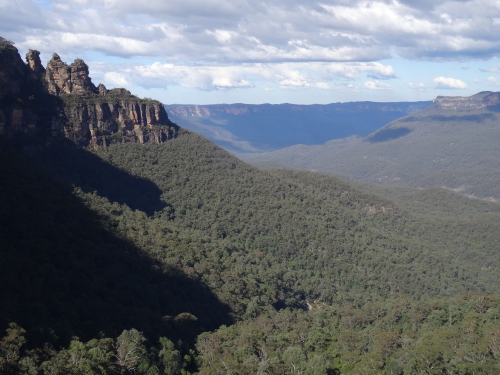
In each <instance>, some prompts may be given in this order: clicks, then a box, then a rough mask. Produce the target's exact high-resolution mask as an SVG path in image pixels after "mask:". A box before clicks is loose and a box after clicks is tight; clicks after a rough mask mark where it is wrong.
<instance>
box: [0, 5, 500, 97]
mask: <svg viewBox="0 0 500 375" xmlns="http://www.w3.org/2000/svg"><path fill="white" fill-rule="evenodd" d="M499 33H500V5H499V4H497V2H494V1H491V0H435V1H430V0H420V1H414V0H353V1H346V0H321V1H305V0H267V1H266V2H263V1H253V0H169V1H164V0H149V1H147V2H138V1H135V0H99V1H98V0H15V1H13V0H0V35H1V36H3V37H6V38H7V39H10V40H13V41H15V42H16V46H17V47H18V48H19V49H20V50H21V51H26V50H27V49H29V48H35V49H38V50H40V51H41V52H42V59H48V58H49V57H50V56H51V54H52V53H53V52H58V53H59V54H60V55H61V56H62V57H63V59H64V58H67V59H68V60H70V59H71V58H74V57H83V58H85V59H86V60H88V59H87V57H86V56H83V54H85V53H88V55H87V56H89V55H90V56H91V58H95V59H96V60H98V62H100V63H101V64H102V65H99V66H98V68H97V69H96V68H94V66H93V65H91V64H90V62H91V61H88V62H89V65H91V70H92V74H95V73H96V71H97V76H96V80H103V81H104V82H105V83H106V84H108V85H111V86H125V87H133V86H142V87H144V88H145V89H150V88H165V87H168V86H170V87H172V86H180V87H182V88H188V89H193V90H197V92H199V93H202V94H204V93H206V92H217V91H220V92H224V91H227V90H230V89H236V90H235V91H232V92H233V93H234V92H242V91H244V92H250V91H252V89H257V90H259V92H260V93H266V94H269V93H272V92H285V95H291V93H292V94H293V93H296V92H299V91H300V90H301V89H316V90H317V92H318V93H323V94H321V95H324V97H325V98H326V97H327V95H328V93H329V92H331V91H333V90H338V91H339V92H340V91H342V96H341V98H342V100H345V99H344V98H346V96H343V95H344V94H346V93H347V94H346V95H351V93H356V92H362V93H364V94H366V95H372V96H371V98H374V97H378V96H382V95H385V96H386V97H387V96H388V95H393V97H395V98H399V97H400V96H396V91H398V92H399V90H401V87H404V90H407V91H408V92H410V93H411V94H410V95H408V97H412V98H413V97H415V96H418V95H421V96H422V97H423V96H425V93H426V92H431V90H432V89H433V88H436V89H444V88H446V89H466V88H468V86H467V84H466V83H465V82H470V83H471V88H470V89H472V88H473V87H474V83H473V81H474V79H476V77H475V76H471V75H469V76H465V73H463V74H462V73H460V75H458V73H456V75H455V77H458V78H446V77H445V75H447V74H448V73H446V71H439V70H436V71H433V72H432V73H431V72H428V71H426V72H424V74H419V75H418V76H417V75H415V76H411V77H410V76H409V75H411V74H412V73H413V72H411V71H410V69H405V67H404V66H402V65H401V64H399V65H398V64H397V63H394V61H398V60H399V61H404V62H408V61H411V62H412V63H413V62H419V64H420V62H422V63H423V64H425V63H429V62H432V63H433V64H436V65H434V66H437V65H439V64H440V63H443V62H445V63H446V62H451V61H467V62H468V63H470V64H471V65H472V66H474V61H488V60H490V59H494V58H495V56H500V39H499V38H498V37H497V35H499ZM96 56H97V57H96ZM45 61H46V60H45ZM471 61H472V63H471ZM92 63H96V61H92ZM437 63H439V64H437ZM496 65H498V64H496ZM394 67H396V68H397V69H398V71H397V72H396V71H395V68H394ZM482 67H485V66H484V65H483V66H475V67H474V70H475V72H476V73H477V74H482V73H488V74H489V75H491V74H496V73H497V72H498V68H495V67H491V66H486V68H487V69H484V70H478V69H481V68H482ZM419 68H420V65H419ZM436 69H437V68H436ZM457 69H460V68H459V67H457ZM106 72H107V73H106ZM401 72H404V73H406V74H407V76H406V77H402V76H401ZM464 72H465V71H464ZM433 77H437V78H435V79H434V80H433ZM396 78H403V79H404V80H405V82H411V83H409V84H408V85H406V84H404V85H399V86H398V85H394V84H393V81H391V80H393V79H396ZM483 82H488V81H487V78H486V76H485V77H483ZM491 83H492V82H491V80H490V84H491ZM394 87H396V89H395V88H394ZM243 89H245V90H243ZM283 90H284V91H283ZM359 90H361V91H359ZM391 93H394V94H391ZM339 95H340V94H339ZM288 97H290V96H288ZM353 97H354V96H350V98H353ZM338 99H339V98H338ZM311 100H312V99H311Z"/></svg>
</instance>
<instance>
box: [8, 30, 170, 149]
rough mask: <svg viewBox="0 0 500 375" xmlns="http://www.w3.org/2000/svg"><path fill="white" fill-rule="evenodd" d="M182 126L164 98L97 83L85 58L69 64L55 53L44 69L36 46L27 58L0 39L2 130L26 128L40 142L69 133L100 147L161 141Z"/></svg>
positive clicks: (11, 131) (76, 139)
mask: <svg viewBox="0 0 500 375" xmlns="http://www.w3.org/2000/svg"><path fill="white" fill-rule="evenodd" d="M178 130H179V127H178V126H177V125H175V124H173V123H172V122H171V121H170V120H169V118H168V115H167V112H166V111H165V108H164V107H163V104H161V103H160V102H158V101H155V100H151V99H147V100H143V99H140V98H138V97H136V96H134V95H132V94H131V93H130V91H128V90H126V89H112V90H108V89H107V88H106V87H105V86H104V85H102V84H100V85H99V86H98V87H95V85H94V84H93V83H92V80H91V78H90V76H89V68H88V66H87V64H85V62H84V61H83V60H81V59H77V60H75V61H74V62H73V63H72V64H71V65H69V66H68V65H67V64H66V63H65V62H63V61H62V60H61V58H60V57H59V55H57V54H56V53H54V54H53V55H52V59H51V60H50V61H49V63H48V64H47V68H46V69H44V68H43V66H42V64H41V61H40V53H39V52H38V51H35V50H30V51H29V52H28V53H27V54H26V63H24V62H23V61H22V59H21V57H20V56H19V53H18V51H17V49H16V48H15V47H14V46H13V45H12V43H11V42H7V41H5V40H2V39H0V135H3V136H9V135H13V134H16V133H24V134H29V135H34V136H38V137H39V139H40V140H41V143H52V142H56V141H58V140H60V139H63V138H67V139H70V140H72V141H73V142H75V143H76V144H78V145H82V146H91V147H100V146H107V145H108V144H109V143H112V142H139V143H146V142H155V143H162V142H164V141H166V140H168V139H171V138H173V137H175V136H176V135H177V133H178Z"/></svg>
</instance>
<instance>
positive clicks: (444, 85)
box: [433, 76, 467, 89]
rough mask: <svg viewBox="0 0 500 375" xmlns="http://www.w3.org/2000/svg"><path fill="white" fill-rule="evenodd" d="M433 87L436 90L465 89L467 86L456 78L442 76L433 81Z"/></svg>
mask: <svg viewBox="0 0 500 375" xmlns="http://www.w3.org/2000/svg"><path fill="white" fill-rule="evenodd" d="M433 82H434V85H435V87H436V88H438V89H466V88H467V84H466V83H465V82H464V81H461V80H459V79H457V78H446V77H443V76H440V77H436V78H434V79H433Z"/></svg>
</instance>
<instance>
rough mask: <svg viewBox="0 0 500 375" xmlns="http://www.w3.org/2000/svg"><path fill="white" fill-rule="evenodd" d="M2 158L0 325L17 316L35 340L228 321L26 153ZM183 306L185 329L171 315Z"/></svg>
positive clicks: (194, 286) (202, 291)
mask: <svg viewBox="0 0 500 375" xmlns="http://www.w3.org/2000/svg"><path fill="white" fill-rule="evenodd" d="M0 157H1V159H0V175H1V176H2V183H1V184H0V249H1V258H2V262H1V263H0V285H2V288H1V289H0V306H1V309H0V325H1V326H3V327H5V326H6V324H7V323H8V322H11V321H15V322H17V323H18V324H20V325H22V326H23V327H25V328H26V329H27V330H28V334H29V335H31V336H30V337H29V339H30V343H31V345H37V344H40V343H43V342H45V341H49V342H52V343H54V344H64V343H67V342H68V341H69V339H70V337H71V336H74V335H77V336H79V337H81V338H82V339H85V340H88V339H90V338H92V337H96V336H97V335H98V334H99V332H103V333H104V334H106V335H111V336H116V335H118V334H119V333H120V332H121V331H122V330H123V329H129V328H132V327H135V328H137V329H140V330H141V331H143V332H144V333H145V334H146V337H153V338H154V337H156V338H157V337H158V336H159V335H168V336H169V337H172V338H173V339H175V340H177V339H178V338H180V337H182V338H183V339H184V340H187V341H189V340H193V339H194V337H195V336H196V334H197V333H199V332H201V331H203V330H206V329H213V328H216V327H218V326H219V325H220V324H221V323H226V324H227V323H230V322H231V319H230V318H229V316H228V313H229V310H228V308H227V307H225V306H224V305H223V304H221V303H220V302H219V301H218V300H217V298H216V297H215V296H214V295H213V294H212V292H211V291H210V290H208V288H207V287H206V286H204V285H202V284H200V283H199V282H198V281H197V280H195V279H193V278H191V277H189V276H187V275H185V274H184V273H183V272H182V271H180V270H179V269H178V268H176V267H174V266H170V265H168V264H164V263H163V264H162V263H159V262H158V261H154V260H153V259H151V256H150V255H148V254H147V253H145V252H144V251H143V250H142V249H140V248H139V247H138V246H137V245H135V244H133V243H132V242H131V241H130V239H127V238H126V237H125V236H123V238H119V237H117V236H116V235H115V234H113V233H112V231H111V230H110V229H107V228H106V227H107V226H108V225H107V224H105V223H104V222H103V218H102V217H100V216H99V215H98V214H96V213H95V212H93V211H91V210H90V209H89V208H87V207H85V206H84V204H83V202H82V201H81V200H80V198H78V197H76V196H74V195H72V194H71V190H67V189H66V188H63V187H62V186H61V185H60V183H58V182H57V181H55V180H54V179H52V178H48V177H47V176H45V175H44V174H43V173H41V172H40V171H38V170H36V169H35V168H33V166H31V165H30V164H29V163H28V161H27V160H26V159H25V156H23V155H21V154H17V153H15V152H14V151H13V150H11V149H9V148H7V147H5V146H4V147H2V149H1V150H0ZM91 197H92V195H90V196H89V197H88V198H87V199H91ZM142 215H144V214H142ZM144 217H146V216H145V215H144ZM188 296H189V298H188ZM187 312H189V313H191V314H193V315H194V316H196V317H198V320H197V321H196V322H194V323H192V324H188V326H189V328H190V329H191V330H192V333H190V334H189V335H186V334H184V333H183V332H182V331H181V329H182V330H183V329H184V326H182V327H181V325H180V324H179V323H178V322H177V321H176V317H177V316H179V314H181V313H187ZM181 316H182V315H181ZM184 325H185V324H184Z"/></svg>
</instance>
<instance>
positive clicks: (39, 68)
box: [26, 49, 45, 81]
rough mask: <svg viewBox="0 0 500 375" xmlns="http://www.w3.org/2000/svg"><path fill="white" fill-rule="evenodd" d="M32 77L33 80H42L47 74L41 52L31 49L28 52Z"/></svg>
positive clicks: (27, 60)
mask: <svg viewBox="0 0 500 375" xmlns="http://www.w3.org/2000/svg"><path fill="white" fill-rule="evenodd" d="M26 63H27V64H28V68H29V73H30V78H31V80H33V81H40V80H41V79H42V77H43V76H45V68H44V67H43V65H42V61H41V60H40V52H38V51H35V50H32V49H30V50H29V51H28V53H27V54H26Z"/></svg>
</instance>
